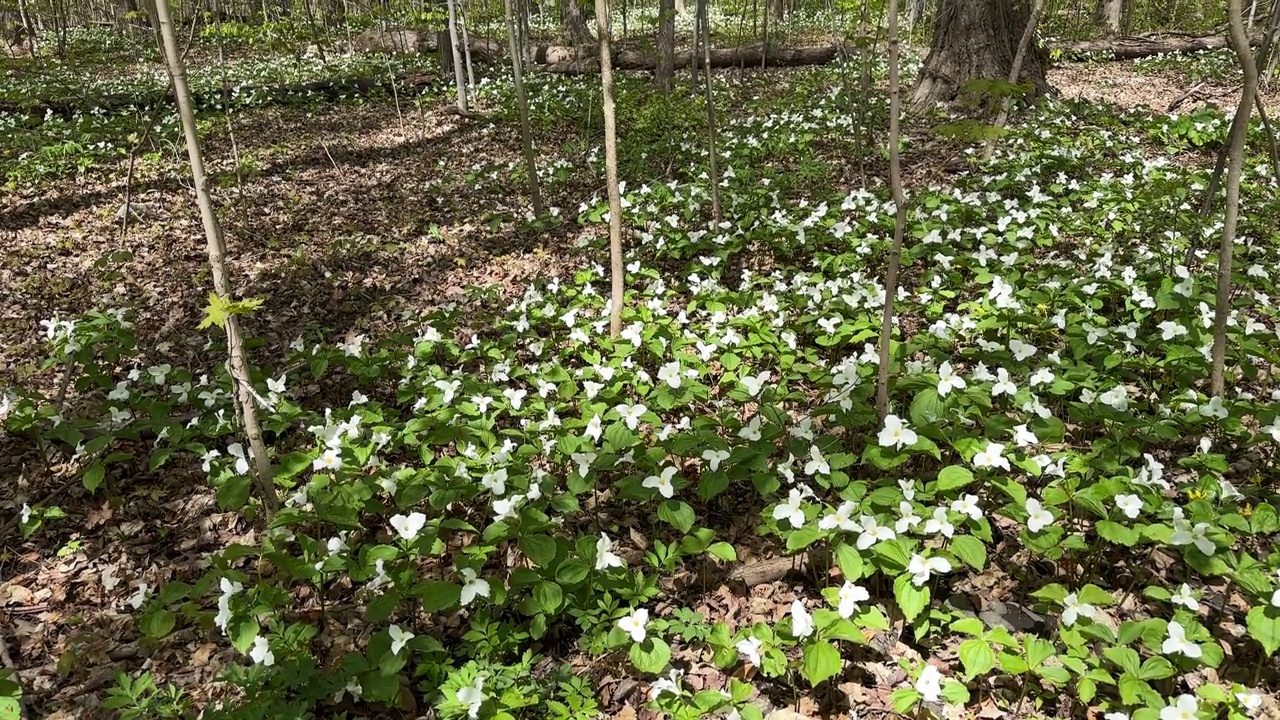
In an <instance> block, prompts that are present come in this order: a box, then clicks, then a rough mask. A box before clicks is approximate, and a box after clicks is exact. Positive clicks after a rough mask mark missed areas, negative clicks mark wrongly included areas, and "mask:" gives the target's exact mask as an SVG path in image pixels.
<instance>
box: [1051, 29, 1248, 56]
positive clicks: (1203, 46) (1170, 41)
mask: <svg viewBox="0 0 1280 720" xmlns="http://www.w3.org/2000/svg"><path fill="white" fill-rule="evenodd" d="M1262 36H1263V34H1262V33H1261V32H1257V33H1253V34H1252V35H1251V36H1250V37H1249V42H1250V44H1252V45H1254V46H1257V45H1261V44H1262ZM1230 46H1231V44H1230V41H1229V40H1228V39H1227V36H1226V35H1225V34H1222V35H1201V36H1199V37H1187V36H1184V35H1143V36H1139V37H1126V38H1112V39H1110V40H1077V41H1072V42H1057V43H1052V44H1050V45H1049V49H1050V50H1054V51H1058V52H1061V53H1063V54H1064V55H1068V56H1072V55H1093V54H1102V55H1109V56H1110V57H1111V58H1112V59H1113V60H1136V59H1138V58H1145V57H1152V56H1153V55H1165V54H1183V53H1194V52H1205V51H1208V50H1224V49H1226V48H1229V47H1230Z"/></svg>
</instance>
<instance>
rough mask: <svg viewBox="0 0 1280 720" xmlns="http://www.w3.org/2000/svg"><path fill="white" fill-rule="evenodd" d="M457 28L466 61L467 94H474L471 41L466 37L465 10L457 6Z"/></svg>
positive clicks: (474, 77)
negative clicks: (460, 33)
mask: <svg viewBox="0 0 1280 720" xmlns="http://www.w3.org/2000/svg"><path fill="white" fill-rule="evenodd" d="M458 27H459V29H461V30H462V55H463V57H464V58H465V59H466V61H467V92H475V88H476V74H475V71H474V70H473V69H472V68H471V39H470V38H468V37H467V9H466V8H464V7H462V5H458Z"/></svg>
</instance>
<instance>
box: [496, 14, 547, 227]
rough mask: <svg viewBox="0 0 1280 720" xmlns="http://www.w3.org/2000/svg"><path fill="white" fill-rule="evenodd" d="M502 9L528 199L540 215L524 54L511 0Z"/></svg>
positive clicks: (540, 203) (536, 168)
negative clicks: (508, 47)
mask: <svg viewBox="0 0 1280 720" xmlns="http://www.w3.org/2000/svg"><path fill="white" fill-rule="evenodd" d="M502 5H503V11H504V12H505V13H506V16H507V39H508V40H509V41H510V45H511V74H512V80H513V81H514V82H515V86H516V110H517V112H518V113H519V115H520V141H521V144H522V145H524V165H525V170H527V171H528V173H529V199H530V201H531V202H532V203H533V214H534V216H536V217H541V216H542V193H541V192H540V191H539V189H538V164H537V161H536V160H535V156H534V152H533V129H532V128H530V127H529V98H528V96H527V95H525V92H524V72H523V69H522V66H523V65H524V55H523V54H521V52H520V42H519V40H517V39H516V35H517V34H519V32H520V31H519V29H517V27H516V21H515V13H514V12H512V10H511V0H503V3H502Z"/></svg>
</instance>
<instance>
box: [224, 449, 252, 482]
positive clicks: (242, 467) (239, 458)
mask: <svg viewBox="0 0 1280 720" xmlns="http://www.w3.org/2000/svg"><path fill="white" fill-rule="evenodd" d="M227 454H228V455H230V456H231V457H233V458H235V459H236V474H237V475H247V474H249V458H248V456H247V455H245V452H244V445H241V444H240V443H231V444H230V445H228V446H227Z"/></svg>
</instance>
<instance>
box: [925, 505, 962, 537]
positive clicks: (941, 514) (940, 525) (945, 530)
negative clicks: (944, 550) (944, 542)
mask: <svg viewBox="0 0 1280 720" xmlns="http://www.w3.org/2000/svg"><path fill="white" fill-rule="evenodd" d="M924 532H925V534H927V535H938V534H941V535H944V536H946V537H951V536H952V535H954V534H955V532H956V526H955V525H952V524H951V518H949V517H947V509H946V508H943V507H939V508H934V509H933V515H932V516H931V517H930V518H929V519H928V520H926V521H925V523H924Z"/></svg>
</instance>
